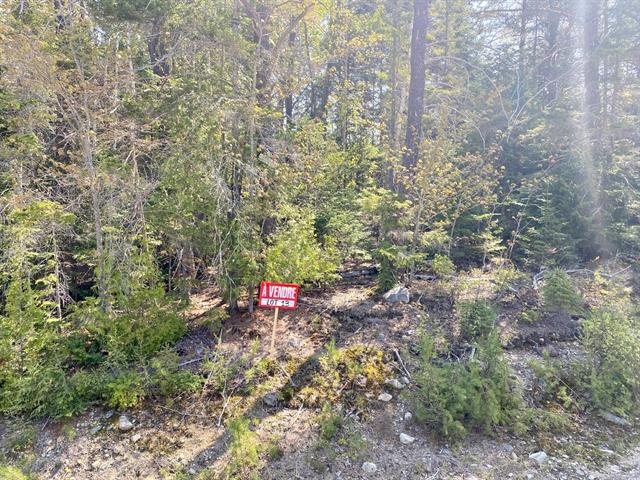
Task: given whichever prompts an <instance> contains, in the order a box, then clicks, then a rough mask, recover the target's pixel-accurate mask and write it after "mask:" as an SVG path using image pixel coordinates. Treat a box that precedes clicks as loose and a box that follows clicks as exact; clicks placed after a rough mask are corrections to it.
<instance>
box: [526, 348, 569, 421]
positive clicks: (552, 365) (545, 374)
mask: <svg viewBox="0 0 640 480" xmlns="http://www.w3.org/2000/svg"><path fill="white" fill-rule="evenodd" d="M531 367H532V368H533V371H534V373H535V374H536V377H537V379H538V387H539V388H538V392H537V393H538V395H537V398H539V399H540V400H542V401H544V402H554V403H557V404H559V405H561V406H562V407H563V408H564V409H567V410H568V409H572V408H576V407H577V406H578V399H577V398H576V395H575V391H574V390H573V388H572V387H571V383H573V382H572V381H571V380H570V379H569V378H568V372H565V371H564V370H563V369H562V367H561V365H560V363H559V362H557V361H554V360H553V359H552V358H551V357H550V356H549V354H548V353H546V352H545V354H544V357H543V359H542V361H538V360H534V361H532V362H531Z"/></svg>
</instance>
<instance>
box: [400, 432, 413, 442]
mask: <svg viewBox="0 0 640 480" xmlns="http://www.w3.org/2000/svg"><path fill="white" fill-rule="evenodd" d="M415 441H416V439H415V438H413V437H412V436H411V435H407V434H406V433H401V434H400V443H402V444H403V445H409V444H411V443H413V442H415Z"/></svg>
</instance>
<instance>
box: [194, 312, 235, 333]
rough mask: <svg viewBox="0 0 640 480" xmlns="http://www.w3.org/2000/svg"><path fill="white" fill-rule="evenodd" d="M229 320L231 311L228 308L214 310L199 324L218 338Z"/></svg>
mask: <svg viewBox="0 0 640 480" xmlns="http://www.w3.org/2000/svg"><path fill="white" fill-rule="evenodd" d="M228 319H229V311H228V310H227V309H226V308H214V309H212V310H211V311H209V312H207V314H206V315H205V316H203V317H202V318H201V319H200V320H199V321H198V324H199V325H202V326H204V327H206V328H207V330H209V333H211V335H213V336H218V335H219V334H220V329H221V328H222V324H223V323H224V322H225V321H226V320H228Z"/></svg>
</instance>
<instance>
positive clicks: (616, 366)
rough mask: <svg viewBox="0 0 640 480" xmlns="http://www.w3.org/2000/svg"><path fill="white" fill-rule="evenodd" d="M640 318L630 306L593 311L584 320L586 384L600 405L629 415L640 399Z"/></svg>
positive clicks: (594, 400)
mask: <svg viewBox="0 0 640 480" xmlns="http://www.w3.org/2000/svg"><path fill="white" fill-rule="evenodd" d="M639 332H640V321H639V320H638V316H637V312H635V311H633V310H632V309H631V308H629V307H608V308H602V309H599V310H596V311H594V312H592V313H591V314H590V315H589V317H588V318H587V320H586V321H585V322H584V324H583V334H582V338H581V343H582V345H583V347H584V349H585V351H586V352H587V358H588V362H587V363H586V365H584V366H583V367H584V368H585V369H586V371H585V374H584V376H585V382H586V388H587V390H588V392H589V394H590V396H591V399H592V403H593V405H594V406H595V407H596V408H600V409H603V410H607V411H611V412H613V413H615V414H617V415H622V416H626V415H629V414H632V413H633V412H635V411H637V409H638V402H639V400H640V333H639Z"/></svg>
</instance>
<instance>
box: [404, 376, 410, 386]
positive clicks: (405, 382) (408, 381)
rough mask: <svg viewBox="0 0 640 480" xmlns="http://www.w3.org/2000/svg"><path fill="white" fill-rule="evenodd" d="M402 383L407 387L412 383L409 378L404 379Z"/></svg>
mask: <svg viewBox="0 0 640 480" xmlns="http://www.w3.org/2000/svg"><path fill="white" fill-rule="evenodd" d="M402 383H404V384H405V385H409V384H410V383H411V380H409V378H408V377H402Z"/></svg>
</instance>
